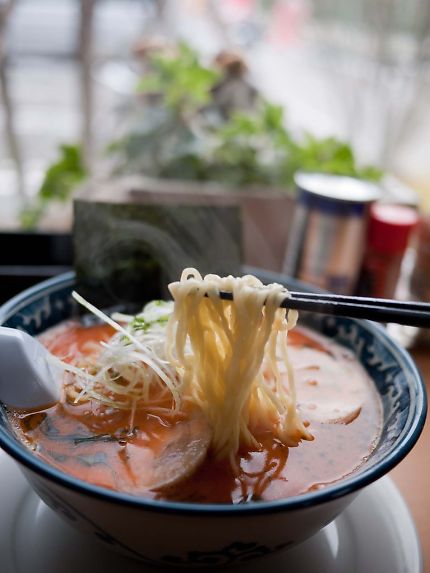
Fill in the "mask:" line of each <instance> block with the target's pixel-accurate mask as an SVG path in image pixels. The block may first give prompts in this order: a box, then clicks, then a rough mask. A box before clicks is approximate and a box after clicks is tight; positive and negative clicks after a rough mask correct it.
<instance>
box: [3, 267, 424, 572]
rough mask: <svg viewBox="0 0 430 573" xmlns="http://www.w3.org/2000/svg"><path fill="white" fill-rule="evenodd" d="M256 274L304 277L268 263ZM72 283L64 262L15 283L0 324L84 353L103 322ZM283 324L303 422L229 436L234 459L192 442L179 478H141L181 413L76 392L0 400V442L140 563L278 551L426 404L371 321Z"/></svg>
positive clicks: (62, 506)
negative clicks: (154, 483) (246, 440)
mask: <svg viewBox="0 0 430 573" xmlns="http://www.w3.org/2000/svg"><path fill="white" fill-rule="evenodd" d="M260 278H261V279H262V281H263V282H265V283H267V282H272V281H274V280H276V281H277V282H279V283H282V284H286V286H288V287H290V288H293V289H294V290H300V289H303V288H304V287H303V285H301V284H298V283H296V282H295V281H293V280H289V279H286V277H284V276H282V275H274V274H272V273H270V274H267V273H263V272H261V273H260ZM285 281H286V282H285ZM74 285H75V278H74V275H73V274H72V273H69V274H65V275H61V276H60V277H57V278H55V279H52V280H49V281H45V282H44V283H41V284H40V285H37V286H35V287H33V288H31V289H29V290H27V291H25V292H23V293H22V294H20V295H18V296H16V297H15V298H13V299H12V300H10V301H9V302H7V303H6V304H4V305H3V306H2V307H1V309H0V323H1V324H3V325H5V326H10V327H13V328H19V329H23V330H25V331H27V332H29V333H30V334H32V335H35V336H40V337H41V340H42V341H43V342H44V343H45V344H46V346H47V347H48V348H49V349H50V350H51V352H52V353H53V354H56V355H57V356H59V357H61V358H64V357H70V356H72V355H73V353H74V352H79V353H80V354H83V355H85V353H88V354H91V352H93V349H94V345H97V344H99V343H100V341H105V342H106V341H108V340H109V338H110V337H111V336H112V331H111V330H109V328H110V327H109V326H106V325H101V324H98V323H89V322H88V321H83V322H82V321H81V320H80V319H79V318H78V312H77V305H76V302H75V301H74V300H73V298H72V296H71V294H72V290H73V289H74ZM288 336H289V343H288V345H289V356H290V358H289V360H290V362H291V365H292V367H293V369H294V371H295V378H296V391H297V404H298V409H299V411H300V413H301V417H302V419H304V420H306V427H307V428H308V429H309V432H310V435H311V438H310V439H304V440H303V441H301V442H300V444H298V445H297V444H295V445H292V446H290V447H287V446H285V444H282V443H281V441H280V439H279V437H278V436H275V435H271V434H270V433H268V432H267V431H266V430H261V432H260V434H258V431H257V437H258V442H259V444H258V447H257V446H256V445H255V444H254V445H253V444H252V443H250V444H247V445H246V446H242V447H241V449H240V451H239V453H238V456H237V463H236V467H235V468H232V467H231V464H230V463H229V462H228V461H226V460H224V459H218V458H217V457H216V456H211V455H206V456H205V457H203V458H202V459H201V460H199V463H198V464H196V468H195V469H193V471H192V472H191V473H190V475H189V476H187V477H186V478H185V479H181V480H179V481H178V482H177V483H176V482H174V481H173V482H172V483H169V484H168V485H167V487H161V488H155V489H151V488H149V489H148V488H147V487H144V485H145V484H144V483H143V482H144V476H145V475H146V469H147V468H146V465H147V464H148V463H150V462H148V461H147V460H148V459H149V458H148V457H147V456H148V454H147V453H145V452H146V450H145V448H147V449H148V448H149V449H150V448H152V449H153V450H154V449H155V450H156V449H157V447H159V446H158V445H157V444H159V443H160V440H161V439H162V436H164V435H165V433H166V431H167V430H166V427H169V428H170V427H174V428H175V429H176V428H181V427H183V426H181V424H184V421H182V420H175V423H174V424H170V423H169V422H167V423H166V420H165V419H164V418H163V415H162V412H161V411H160V412H161V413H160V412H159V411H158V410H156V409H154V410H152V411H150V412H149V413H148V412H145V413H142V412H140V411H139V410H137V411H136V412H134V414H133V416H134V417H133V424H132V425H130V424H129V418H128V417H127V418H126V414H125V413H124V411H123V410H117V409H116V408H115V407H114V406H110V405H109V404H103V406H102V407H101V409H98V407H97V406H95V405H94V404H93V403H92V402H91V400H86V401H84V402H83V403H79V402H77V403H76V404H75V403H74V402H73V403H72V402H70V401H69V402H63V403H61V404H57V405H54V406H50V407H49V408H48V407H47V408H44V409H42V410H38V411H31V412H29V411H26V412H23V411H14V410H13V409H11V408H7V407H6V406H5V405H2V404H0V447H2V448H3V449H4V450H5V451H6V452H7V453H8V454H10V455H11V456H12V457H13V458H14V459H15V460H16V462H17V463H18V464H19V466H20V468H21V470H22V471H23V473H24V474H25V476H26V478H27V480H28V482H29V483H30V485H31V487H32V488H33V489H34V490H35V491H36V492H37V494H38V495H39V496H40V497H41V499H42V500H43V501H44V502H45V503H46V504H47V505H48V506H49V507H51V508H52V509H53V510H54V511H55V512H57V513H58V514H59V515H60V516H61V517H62V518H64V519H65V520H67V521H68V522H69V523H70V524H71V525H72V526H74V527H76V528H78V529H80V530H81V531H83V532H85V533H86V534H88V535H90V536H92V537H94V539H97V540H98V541H100V542H102V543H104V544H105V545H106V547H108V548H110V549H113V550H116V551H119V552H121V553H123V554H125V555H127V556H129V557H131V558H136V559H140V560H142V561H143V562H145V563H147V564H150V565H162V566H182V567H188V568H190V567H194V566H196V567H202V566H205V567H215V566H225V565H232V564H235V563H240V562H243V561H247V560H250V559H254V558H259V557H264V556H266V555H269V554H271V553H272V552H276V551H281V550H284V549H286V548H288V547H291V546H293V545H295V544H297V543H300V542H301V541H303V540H305V539H306V538H308V537H310V536H311V535H313V534H314V533H316V532H317V531H318V530H319V529H321V528H322V527H323V526H325V525H326V524H328V523H330V522H331V521H332V520H333V519H335V518H336V516H337V515H339V513H340V512H342V511H343V509H345V507H346V506H347V505H348V504H349V503H350V502H351V501H352V500H353V499H354V498H355V497H356V496H357V495H358V494H359V492H360V491H361V490H362V489H363V488H364V487H365V486H367V485H368V484H370V483H372V482H374V481H375V480H377V479H378V478H380V477H382V476H383V475H384V474H386V473H387V472H388V471H389V470H390V469H392V468H393V467H394V466H395V465H396V464H397V463H398V462H399V461H400V460H401V459H403V458H404V457H405V456H406V455H407V453H408V452H409V451H410V450H411V448H412V447H413V445H414V444H415V442H416V440H417V439H418V437H419V435H420V432H421V430H422V427H423V424H424V420H425V415H426V396H425V390H424V387H423V384H422V381H421V378H420V375H419V373H418V371H417V369H416V366H415V365H414V363H413V361H412V359H411V358H410V356H409V355H408V354H407V353H406V352H405V351H404V350H403V349H402V348H400V347H399V345H398V344H397V343H396V342H395V341H394V340H392V339H391V338H390V337H389V336H388V335H387V333H386V332H385V331H384V329H383V328H382V327H380V326H379V325H376V324H374V323H371V322H369V321H360V320H355V319H346V318H340V317H332V316H322V315H309V314H307V315H306V314H305V313H303V314H302V315H301V317H300V320H299V325H298V326H297V327H296V328H295V329H294V330H293V331H291V332H289V334H288ZM250 359H251V357H250ZM127 416H128V414H127ZM160 436H161V437H160ZM157 440H158V441H157ZM199 451H200V450H190V451H189V452H188V454H187V455H189V457H190V459H191V460H193V456H194V457H196V456H197V455H200V454H199V453H198V452H199ZM190 452H191V453H190ZM195 452H197V453H195ZM145 456H146V457H145ZM151 459H152V458H151ZM163 459H164V458H163ZM145 479H146V478H145Z"/></svg>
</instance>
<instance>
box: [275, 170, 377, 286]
mask: <svg viewBox="0 0 430 573" xmlns="http://www.w3.org/2000/svg"><path fill="white" fill-rule="evenodd" d="M295 183H296V186H297V190H298V197H297V205H296V210H295V214H294V219H293V223H292V227H291V231H290V233H289V239H288V246H287V252H286V256H285V260H284V266H283V271H284V272H285V273H286V274H288V275H290V276H294V277H297V278H299V279H301V280H303V281H306V282H309V283H311V284H313V285H316V286H319V287H321V288H323V289H326V290H329V291H333V292H336V293H339V294H352V293H353V292H354V289H355V287H356V284H357V279H358V274H359V272H360V268H361V263H362V259H363V254H364V245H365V238H366V229H367V219H368V212H369V207H370V205H371V203H372V202H373V201H375V200H377V199H378V198H379V196H380V189H379V187H378V186H377V185H374V184H373V183H370V182H367V181H362V180H359V179H355V178H353V177H344V176H339V175H328V174H324V173H304V172H300V173H297V174H296V177H295Z"/></svg>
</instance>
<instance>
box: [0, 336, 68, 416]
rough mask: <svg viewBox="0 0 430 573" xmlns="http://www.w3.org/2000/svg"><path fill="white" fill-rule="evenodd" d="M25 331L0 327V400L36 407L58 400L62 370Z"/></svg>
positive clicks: (20, 405)
mask: <svg viewBox="0 0 430 573" xmlns="http://www.w3.org/2000/svg"><path fill="white" fill-rule="evenodd" d="M50 356H51V355H50V353H49V351H48V350H47V349H46V348H45V347H44V346H43V345H42V344H41V343H40V342H39V341H38V340H37V339H36V338H34V337H33V336H30V335H29V334H27V333H26V332H22V331H21V330H16V329H14V328H7V327H5V326H0V402H3V403H4V404H6V406H12V407H14V408H22V409H28V410H32V409H36V408H42V407H44V406H49V405H51V404H54V403H55V402H58V401H59V399H60V394H61V384H62V380H63V370H62V368H61V366H60V365H58V364H56V363H55V361H53V360H50Z"/></svg>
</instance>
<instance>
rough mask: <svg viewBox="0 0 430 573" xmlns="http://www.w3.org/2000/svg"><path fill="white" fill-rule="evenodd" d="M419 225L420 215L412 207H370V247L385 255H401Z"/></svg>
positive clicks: (381, 204) (379, 204) (376, 205)
mask: <svg viewBox="0 0 430 573" xmlns="http://www.w3.org/2000/svg"><path fill="white" fill-rule="evenodd" d="M417 223H418V213H417V212H416V211H415V210H414V209H412V208H411V207H405V206H403V205H391V204H385V203H375V204H373V205H372V206H371V207H370V215H369V226H368V238H367V241H368V246H369V247H370V248H371V249H375V250H377V251H381V252H384V253H389V254H394V253H401V252H403V251H404V250H405V249H406V247H407V244H408V241H409V236H410V233H411V231H412V230H413V229H414V227H415V226H416V225H417Z"/></svg>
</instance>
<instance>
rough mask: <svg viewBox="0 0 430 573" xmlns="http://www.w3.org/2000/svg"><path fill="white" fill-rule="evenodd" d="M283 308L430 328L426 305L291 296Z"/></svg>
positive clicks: (229, 295)
mask: <svg viewBox="0 0 430 573" xmlns="http://www.w3.org/2000/svg"><path fill="white" fill-rule="evenodd" d="M220 298H222V299H224V300H232V299H233V295H232V293H231V292H220ZM281 306H282V307H283V308H292V309H296V310H306V311H309V312H318V313H322V314H332V315H335V316H344V317H349V318H364V319H368V320H374V321H376V322H395V323H397V324H404V325H407V326H417V327H422V328H430V304H429V303H425V302H416V301H399V300H391V299H381V298H368V297H358V296H344V295H336V294H326V293H308V292H290V293H289V296H287V297H285V299H284V300H283V301H282V303H281Z"/></svg>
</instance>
